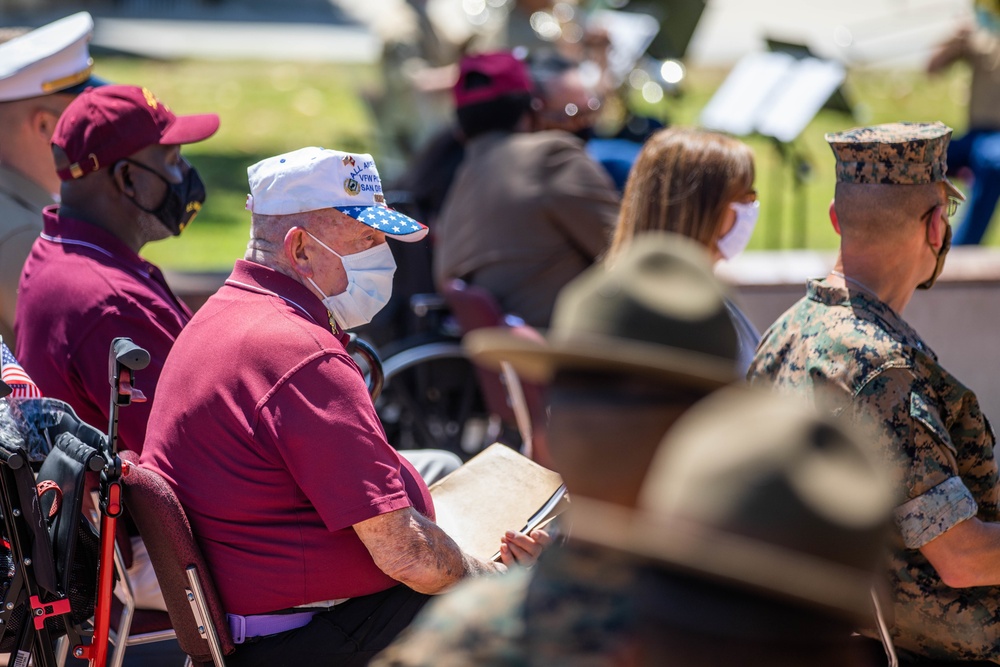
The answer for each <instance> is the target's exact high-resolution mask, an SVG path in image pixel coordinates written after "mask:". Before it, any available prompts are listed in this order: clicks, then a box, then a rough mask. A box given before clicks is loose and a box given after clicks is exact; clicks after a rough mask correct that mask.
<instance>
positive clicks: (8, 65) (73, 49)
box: [0, 12, 103, 102]
mask: <svg viewBox="0 0 1000 667" xmlns="http://www.w3.org/2000/svg"><path fill="white" fill-rule="evenodd" d="M93 33H94V19H93V18H91V16H90V14H89V13H87V12H77V13H76V14H73V15H71V16H67V17H66V18H62V19H59V20H58V21H54V22H53V23H49V24H48V25H44V26H42V27H41V28H37V29H35V30H32V31H31V32H27V33H25V34H23V35H21V36H20V37H15V38H14V39H12V40H10V41H8V42H5V43H3V44H0V102H9V101H11V100H22V99H26V98H29V97H38V96H40V95H48V94H50V93H58V92H80V91H81V90H83V88H84V87H86V86H87V85H100V84H102V83H103V81H101V80H100V79H95V78H93V77H91V70H92V69H93V67H94V61H93V59H92V58H91V57H90V51H89V49H88V48H87V44H88V43H89V42H90V38H91V36H92V35H93Z"/></svg>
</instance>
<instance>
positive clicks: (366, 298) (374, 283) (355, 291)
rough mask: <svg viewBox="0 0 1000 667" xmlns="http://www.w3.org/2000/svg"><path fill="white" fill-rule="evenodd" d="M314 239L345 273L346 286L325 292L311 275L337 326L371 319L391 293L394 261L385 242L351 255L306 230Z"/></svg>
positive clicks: (348, 325)
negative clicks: (329, 253)
mask: <svg viewBox="0 0 1000 667" xmlns="http://www.w3.org/2000/svg"><path fill="white" fill-rule="evenodd" d="M306 234H309V236H312V239H313V240H314V241H316V243H318V244H320V245H321V246H323V247H324V248H325V249H326V250H327V251H329V252H331V253H333V254H334V255H336V256H337V257H339V258H340V261H341V263H342V264H343V265H344V271H345V272H346V273H347V289H346V290H345V291H343V292H341V293H340V294H332V295H330V296H327V295H326V293H325V292H324V291H323V290H321V289H320V288H319V285H317V284H316V282H315V281H314V280H313V279H312V278H307V280H308V281H309V282H310V283H312V286H313V287H315V288H316V291H317V292H319V293H320V294H322V295H323V305H324V306H326V309H327V310H329V311H330V314H331V315H333V319H334V320H335V321H336V322H337V324H339V325H340V328H341V329H345V330H346V329H353V328H354V327H359V326H361V325H362V324H368V323H369V322H371V321H372V318H373V317H375V315H376V313H378V311H380V310H382V308H384V307H385V304H387V303H388V302H389V297H390V296H392V276H393V274H394V273H395V272H396V261H395V260H394V259H393V258H392V250H390V249H389V244H388V243H380V244H379V245H377V246H373V247H371V248H369V249H368V250H362V251H361V252H356V253H354V254H353V255H341V254H340V253H338V252H337V251H336V250H334V249H333V248H331V247H330V246H328V245H327V244H325V243H323V242H322V241H320V240H319V239H318V238H316V237H315V236H313V235H312V234H310V233H309V232H308V231H307V232H306Z"/></svg>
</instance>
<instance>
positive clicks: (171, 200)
mask: <svg viewBox="0 0 1000 667" xmlns="http://www.w3.org/2000/svg"><path fill="white" fill-rule="evenodd" d="M125 162H128V163H129V164H134V165H135V166H137V167H140V168H142V169H145V170H146V171H148V172H150V173H151V174H154V175H155V176H156V177H157V178H159V179H160V180H161V181H163V182H164V183H165V184H166V185H167V192H166V193H165V194H164V195H163V201H161V202H160V203H159V204H158V205H157V206H155V207H154V208H146V207H145V206H143V205H142V204H140V203H139V202H137V201H136V200H135V199H133V200H132V203H133V204H135V205H136V206H138V207H139V208H140V209H142V210H143V211H145V212H146V213H152V214H153V215H155V216H156V219H157V220H159V221H160V222H162V223H163V226H164V227H166V228H167V229H169V230H170V233H171V234H173V235H174V236H177V235H179V234H180V233H181V232H183V231H184V228H185V227H187V226H188V224H189V223H190V222H191V221H192V220H194V216H196V215H198V211H200V210H201V205H202V204H204V203H205V183H204V182H202V180H201V176H199V175H198V170H197V169H195V168H194V167H189V168H188V171H187V173H186V174H184V180H183V181H181V182H180V183H171V182H170V181H168V180H167V179H165V178H163V176H161V175H160V174H158V173H157V172H156V171H154V170H152V169H150V168H149V167H147V166H146V165H144V164H142V163H141V162H136V161H135V160H128V159H126V160H125Z"/></svg>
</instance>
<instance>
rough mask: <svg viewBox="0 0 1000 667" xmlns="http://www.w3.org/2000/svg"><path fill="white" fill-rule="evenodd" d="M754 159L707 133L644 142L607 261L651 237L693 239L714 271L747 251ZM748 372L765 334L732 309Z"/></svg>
mask: <svg viewBox="0 0 1000 667" xmlns="http://www.w3.org/2000/svg"><path fill="white" fill-rule="evenodd" d="M753 181H754V164H753V153H752V152H751V151H750V148H749V147H748V146H747V145H746V144H744V143H743V142H741V141H739V140H737V139H734V138H732V137H729V136H726V135H724V134H719V133H717V132H709V131H707V130H699V129H695V128H685V127H672V128H667V129H665V130H660V131H659V132H657V133H656V134H654V135H652V136H651V137H650V138H649V139H647V140H646V143H645V144H644V145H643V148H642V151H641V152H640V153H639V157H638V159H637V160H636V162H635V166H633V168H632V173H631V175H630V176H629V179H628V183H627V184H626V186H625V194H624V196H623V197H622V205H621V213H620V215H619V217H618V226H617V228H616V230H615V234H614V237H613V238H612V241H611V247H610V248H609V249H608V252H607V255H606V259H607V260H608V261H614V260H615V258H616V257H617V256H619V254H620V253H621V252H622V250H623V249H624V248H625V247H626V246H627V245H628V244H629V243H631V241H632V239H634V238H635V237H636V236H639V235H640V234H643V233H645V232H649V231H668V232H673V233H675V234H681V235H683V236H687V237H689V238H692V239H694V240H696V241H698V242H699V243H701V244H702V245H704V246H705V248H706V249H707V250H708V253H709V255H710V256H711V258H712V261H713V263H714V262H718V261H719V260H721V259H732V258H733V257H735V256H736V255H738V254H739V253H740V252H742V251H743V249H744V248H746V245H747V243H748V242H749V241H750V236H751V235H752V234H753V229H754V226H755V225H756V223H757V214H758V212H759V208H760V205H759V203H758V202H757V191H756V190H754V188H753ZM726 306H727V307H728V309H729V315H730V317H731V318H732V320H733V326H734V327H735V329H736V333H737V335H738V337H739V344H740V349H739V363H740V369H741V371H743V372H745V371H746V369H747V367H748V366H749V365H750V361H751V360H752V359H753V354H754V350H755V349H756V348H757V343H758V342H759V341H760V333H759V332H758V331H757V329H756V328H755V327H754V326H753V324H751V323H750V321H749V320H748V319H747V318H746V316H745V315H744V314H743V313H742V312H741V311H740V310H739V308H737V307H736V305H735V304H734V303H732V302H731V301H727V302H726Z"/></svg>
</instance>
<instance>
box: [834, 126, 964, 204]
mask: <svg viewBox="0 0 1000 667" xmlns="http://www.w3.org/2000/svg"><path fill="white" fill-rule="evenodd" d="M951 132H952V130H951V128H950V127H948V126H947V125H945V124H944V123H941V122H934V123H887V124H885V125H875V126H872V127H858V128H854V129H853V130H846V131H844V132H836V133H831V134H827V135H826V140H827V142H828V143H829V144H830V148H831V149H833V154H834V155H835V156H836V158H837V168H836V172H837V181H838V182H839V183H861V184H870V185H871V184H889V185H924V184H927V183H938V182H940V183H944V184H945V186H946V187H947V188H948V193H949V194H950V195H952V196H954V197H957V198H958V199H960V200H962V201H964V200H965V195H963V194H962V192H961V191H960V190H959V189H958V188H956V187H955V186H954V185H953V184H952V182H951V181H949V180H948V178H947V176H946V175H945V174H947V173H948V142H949V141H950V140H951Z"/></svg>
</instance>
